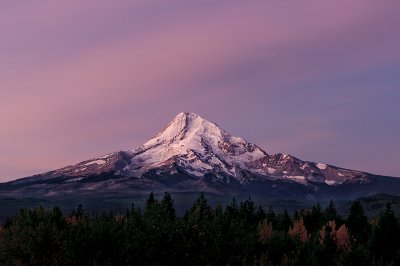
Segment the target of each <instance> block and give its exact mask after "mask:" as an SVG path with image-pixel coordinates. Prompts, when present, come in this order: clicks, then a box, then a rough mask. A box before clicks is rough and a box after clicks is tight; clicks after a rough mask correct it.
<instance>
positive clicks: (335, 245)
mask: <svg viewBox="0 0 400 266" xmlns="http://www.w3.org/2000/svg"><path fill="white" fill-rule="evenodd" d="M0 264H1V265H400V222H399V217H396V215H395V213H394V211H393V209H392V207H391V206H390V204H388V205H387V206H386V208H385V209H384V210H383V211H382V212H381V213H380V214H379V215H378V216H377V217H374V218H372V219H368V218H367V216H366V215H365V213H364V209H363V206H362V204H361V203H360V202H358V201H355V202H354V203H353V204H352V206H351V208H350V212H349V215H348V216H347V217H341V216H340V215H338V213H337V210H336V208H335V205H334V203H333V202H331V203H330V204H329V206H327V207H325V208H322V207H321V206H320V205H319V204H316V205H314V206H313V207H312V208H311V209H308V210H305V209H300V210H298V211H296V212H295V213H294V214H289V213H288V212H287V211H284V212H282V213H275V212H274V210H273V209H272V208H271V207H269V208H268V207H267V208H263V207H261V206H258V205H257V204H256V203H255V202H254V201H252V200H251V199H248V200H245V201H241V202H237V201H236V200H235V199H233V200H232V202H231V203H230V204H228V205H226V206H221V205H217V206H215V207H212V206H211V205H210V204H209V203H208V201H207V198H206V197H205V196H204V194H201V195H200V196H199V197H198V199H197V200H196V201H195V202H194V203H193V205H192V207H191V208H190V209H188V210H187V211H186V213H185V214H184V215H183V216H182V217H181V216H177V215H176V212H175V208H174V201H173V199H172V197H171V195H170V194H168V193H165V194H164V195H163V196H162V198H160V199H156V198H155V196H154V195H153V193H151V194H150V195H149V197H148V199H147V202H146V206H145V207H144V208H143V210H141V209H140V208H138V207H136V206H135V205H134V204H132V206H131V208H129V209H127V210H126V213H124V214H113V213H103V214H90V215H89V214H87V213H86V212H85V210H84V207H83V206H82V205H79V206H78V207H77V208H76V209H75V210H73V211H72V212H71V213H69V214H63V213H62V211H61V210H60V209H59V208H58V207H53V208H36V209H21V210H20V211H19V212H18V213H16V214H15V215H14V216H13V217H11V218H10V219H9V220H7V222H6V223H5V224H4V225H3V226H2V227H1V228H0Z"/></svg>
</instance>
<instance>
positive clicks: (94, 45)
mask: <svg viewBox="0 0 400 266" xmlns="http://www.w3.org/2000/svg"><path fill="white" fill-rule="evenodd" d="M399 14H400V1H385V0H383V1H369V0H357V1H356V0H338V1H316V0H315V1H254V2H252V1H235V0H229V1H228V0H226V1H225V0H223V1H208V0H206V1H187V0H171V1H160V0H158V1H157V0H156V1H141V0H139V1H77V0H69V1H50V0H42V1H31V2H21V1H7V3H2V5H1V8H0V29H1V41H0V181H7V180H12V179H16V178H19V177H24V176H29V175H33V174H37V173H41V172H45V171H48V170H52V169H56V168H60V167H63V166H66V165H69V164H74V163H77V162H79V161H81V160H85V159H89V158H92V157H95V156H99V155H102V154H106V153H109V152H113V151H115V150H128V149H133V148H135V147H137V146H139V145H141V144H143V143H144V142H146V141H147V140H148V139H150V138H151V137H152V136H153V135H154V134H156V133H157V132H158V131H160V130H161V129H162V128H163V127H164V126H165V125H166V124H167V123H168V122H169V121H170V120H171V119H172V118H173V117H174V116H175V115H176V114H178V113H179V112H181V111H188V112H195V113H198V114H199V115H201V116H202V117H204V118H206V119H208V120H211V121H214V122H216V123H217V124H219V125H220V126H221V127H222V128H224V129H226V130H227V131H228V132H230V133H231V134H233V135H236V136H241V137H244V138H246V139H247V140H248V141H250V142H252V143H255V144H257V145H258V146H260V147H261V148H263V149H264V150H265V151H267V152H269V153H277V152H282V153H288V154H291V155H293V156H296V157H299V158H301V159H303V160H310V161H318V162H325V163H329V164H333V165H337V166H341V167H346V168H350V169H356V170H363V171H367V172H372V173H376V174H383V175H391V176H398V177H400V167H399V161H400V152H399V151H400V138H399V136H400V118H399V117H400V104H399V99H400V75H399V73H400V27H399V25H400V16H399Z"/></svg>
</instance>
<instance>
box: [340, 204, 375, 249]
mask: <svg viewBox="0 0 400 266" xmlns="http://www.w3.org/2000/svg"><path fill="white" fill-rule="evenodd" d="M346 224H347V227H348V229H349V232H350V234H351V235H352V236H353V241H355V243H357V244H363V245H366V244H367V242H368V239H369V235H370V232H371V229H370V225H369V223H368V218H367V216H366V215H365V214H364V208H363V207H362V205H361V203H360V202H359V201H355V202H353V204H352V205H351V207H350V214H349V217H348V218H347V222H346Z"/></svg>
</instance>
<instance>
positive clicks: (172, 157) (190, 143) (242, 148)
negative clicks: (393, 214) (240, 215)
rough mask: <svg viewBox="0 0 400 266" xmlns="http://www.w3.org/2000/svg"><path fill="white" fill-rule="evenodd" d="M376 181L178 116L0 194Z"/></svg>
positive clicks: (301, 187)
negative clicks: (126, 145) (141, 138)
mask: <svg viewBox="0 0 400 266" xmlns="http://www.w3.org/2000/svg"><path fill="white" fill-rule="evenodd" d="M381 179H382V178H379V176H376V175H373V174H370V173H366V172H362V171H355V170H350V169H345V168H340V167H336V166H333V165H329V164H324V163H314V162H309V161H303V160H300V159H298V158H296V157H294V156H291V155H288V154H281V153H278V154H268V153H267V152H265V151H264V150H263V149H261V148H260V147H258V146H257V145H255V144H252V143H249V142H247V141H246V140H245V139H244V138H241V137H235V136H232V135H230V134H229V133H228V132H226V131H225V130H223V129H222V128H220V127H219V126H218V125H217V124H216V123H213V122H210V121H208V120H206V119H204V118H202V117H201V116H199V115H197V114H194V113H188V112H182V113H179V114H178V115H177V116H175V117H174V118H173V119H172V120H171V122H170V123H168V124H167V126H166V127H165V128H164V129H163V130H161V131H160V132H159V133H158V134H156V135H155V136H154V137H153V138H151V139H150V140H148V141H147V142H146V143H144V144H143V145H141V146H139V147H137V148H135V149H132V150H126V151H117V152H113V153H110V154H106V155H103V156H99V157H95V158H92V159H90V160H85V161H82V162H80V163H77V164H75V165H71V166H66V167H63V168H60V169H57V170H54V171H50V172H47V173H43V174H39V175H35V176H31V177H27V178H22V179H17V180H15V181H11V182H7V183H3V184H0V191H2V190H3V191H8V192H10V193H12V192H14V193H15V192H20V193H41V194H44V195H53V194H63V193H64V194H65V193H73V192H76V191H79V192H84V193H97V192H105V191H106V192H115V193H120V192H126V191H132V192H135V193H137V192H140V191H141V190H143V191H150V190H160V191H161V190H172V191H185V192H186V191H207V192H211V193H220V194H235V193H241V192H243V191H245V192H246V193H247V192H248V193H259V194H263V193H266V194H269V195H271V194H272V195H275V194H276V195H281V194H282V195H286V196H290V195H291V194H293V195H297V194H299V195H300V194H301V195H302V196H303V197H316V195H319V194H323V193H324V191H328V192H329V191H330V192H331V194H335V193H336V192H335V190H337V191H338V192H341V191H340V190H342V191H344V190H346V189H347V188H348V187H357V186H363V188H366V187H369V189H368V191H366V192H365V193H367V195H369V194H371V193H372V194H373V193H386V192H387V191H381V190H377V191H375V190H374V186H373V184H375V183H376V182H378V181H379V184H380V183H381V182H380V181H381ZM399 182H400V181H399ZM394 183H396V182H394ZM375 186H376V187H378V186H377V185H375ZM379 186H382V185H379ZM396 187H397V183H396ZM345 188H346V189H345ZM399 188H400V186H399ZM347 190H349V189H347ZM392 190H393V189H391V190H390V191H392ZM337 194H340V193H337ZM347 194H351V192H348V193H347ZM355 194H357V193H355ZM348 196H349V195H348ZM360 196H364V194H361V195H360ZM317 197H318V196H317Z"/></svg>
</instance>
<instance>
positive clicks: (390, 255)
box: [373, 203, 400, 264]
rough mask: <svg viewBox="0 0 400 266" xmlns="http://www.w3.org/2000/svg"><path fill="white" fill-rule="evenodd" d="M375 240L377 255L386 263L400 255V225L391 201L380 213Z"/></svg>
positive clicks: (393, 260) (391, 261)
mask: <svg viewBox="0 0 400 266" xmlns="http://www.w3.org/2000/svg"><path fill="white" fill-rule="evenodd" d="M373 242H374V250H375V253H376V255H377V257H380V258H382V260H383V262H384V263H386V264H391V263H393V262H395V261H396V257H397V256H399V255H400V254H399V250H400V225H399V223H398V221H397V218H396V216H395V214H394V212H393V209H392V207H391V205H390V204H389V203H388V204H387V205H386V209H385V211H384V212H383V213H382V214H381V215H380V219H379V222H378V225H377V227H376V229H375V233H374V241H373ZM397 259H400V258H399V257H397Z"/></svg>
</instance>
